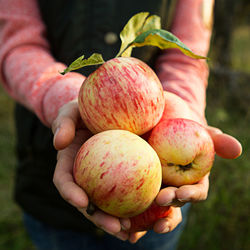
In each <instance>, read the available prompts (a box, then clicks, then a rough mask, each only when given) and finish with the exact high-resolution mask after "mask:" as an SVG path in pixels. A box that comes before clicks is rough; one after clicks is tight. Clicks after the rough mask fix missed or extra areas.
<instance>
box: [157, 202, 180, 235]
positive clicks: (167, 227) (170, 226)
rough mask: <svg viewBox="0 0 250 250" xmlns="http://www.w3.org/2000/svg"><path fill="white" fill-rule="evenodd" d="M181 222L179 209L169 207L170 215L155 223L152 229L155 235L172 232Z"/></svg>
mask: <svg viewBox="0 0 250 250" xmlns="http://www.w3.org/2000/svg"><path fill="white" fill-rule="evenodd" d="M181 221H182V214H181V209H180V208H179V207H171V212H170V214H169V215H168V216H167V217H166V218H163V219H159V220H158V221H156V223H155V224H154V227H153V229H154V231H155V232H156V233H168V232H171V231H173V230H174V229H175V228H176V227H177V226H178V224H179V223H180V222H181Z"/></svg>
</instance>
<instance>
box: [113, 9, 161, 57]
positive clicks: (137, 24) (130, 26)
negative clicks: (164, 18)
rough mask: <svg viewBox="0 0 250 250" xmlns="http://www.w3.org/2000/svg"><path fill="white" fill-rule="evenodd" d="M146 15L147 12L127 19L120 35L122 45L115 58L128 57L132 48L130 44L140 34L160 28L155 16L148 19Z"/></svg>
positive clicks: (158, 20)
mask: <svg viewBox="0 0 250 250" xmlns="http://www.w3.org/2000/svg"><path fill="white" fill-rule="evenodd" d="M148 15H149V13H148V12H140V13H138V14H136V15H134V16H133V17H131V18H130V19H129V21H128V23H127V24H126V25H125V27H124V28H123V30H122V32H121V33H120V38H121V42H122V43H121V48H120V51H119V53H118V54H117V57H118V56H130V55H131V52H132V48H133V46H131V43H132V42H133V41H134V40H135V38H136V37H137V36H138V35H140V34H141V33H142V32H145V31H147V30H149V29H157V28H160V27H161V24H160V17H158V16H155V15H154V16H150V17H148ZM147 17H148V18H147Z"/></svg>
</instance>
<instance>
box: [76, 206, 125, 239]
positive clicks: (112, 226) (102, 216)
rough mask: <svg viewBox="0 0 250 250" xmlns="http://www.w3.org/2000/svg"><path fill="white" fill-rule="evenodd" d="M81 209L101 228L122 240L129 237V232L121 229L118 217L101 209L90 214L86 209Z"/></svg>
mask: <svg viewBox="0 0 250 250" xmlns="http://www.w3.org/2000/svg"><path fill="white" fill-rule="evenodd" d="M80 211H81V212H82V213H83V214H84V216H85V217H86V218H87V219H89V220H90V221H92V222H93V223H94V224H95V225H96V226H97V227H99V228H101V229H102V230H104V231H105V232H107V233H109V234H111V235H113V236H115V237H117V238H119V239H121V240H127V239H128V237H129V235H128V233H127V232H125V231H123V230H121V223H120V221H119V219H118V218H116V217H114V216H111V215H109V214H106V213H104V212H102V211H101V210H97V211H96V212H95V213H94V214H93V215H89V214H88V213H87V211H86V209H82V210H80Z"/></svg>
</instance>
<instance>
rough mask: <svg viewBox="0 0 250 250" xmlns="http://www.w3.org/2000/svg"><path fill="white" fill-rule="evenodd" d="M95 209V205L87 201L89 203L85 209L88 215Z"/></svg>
mask: <svg viewBox="0 0 250 250" xmlns="http://www.w3.org/2000/svg"><path fill="white" fill-rule="evenodd" d="M96 210H97V209H96V206H95V205H94V204H93V203H92V202H89V204H88V206H87V210H86V212H87V214H88V215H93V214H94V213H95V211H96Z"/></svg>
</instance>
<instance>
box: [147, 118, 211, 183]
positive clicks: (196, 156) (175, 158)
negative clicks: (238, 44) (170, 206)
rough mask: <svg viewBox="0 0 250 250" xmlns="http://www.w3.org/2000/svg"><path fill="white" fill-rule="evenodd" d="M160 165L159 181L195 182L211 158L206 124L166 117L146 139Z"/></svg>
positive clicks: (204, 170) (208, 164) (207, 168)
mask: <svg viewBox="0 0 250 250" xmlns="http://www.w3.org/2000/svg"><path fill="white" fill-rule="evenodd" d="M148 142H149V144H150V145H151V146H152V147H153V149H154V150H155V151H156V153H157V155H158V156H159V158H160V161H161V164H162V182H163V184H165V185H172V186H177V187H179V186H182V185H186V184H193V183H196V182H198V181H199V180H200V179H201V178H202V177H203V176H204V175H206V174H207V173H208V172H209V171H210V169H211V167H212V165H213V161H214V155H215V151H214V144H213V141H212V139H211V137H210V135H209V134H208V132H207V130H206V129H205V127H203V126H202V125H200V124H199V123H197V122H195V121H192V120H188V119H184V118H176V119H166V120H163V121H161V122H159V123H158V124H157V126H155V127H154V128H153V129H152V132H151V134H150V136H149V139H148Z"/></svg>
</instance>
